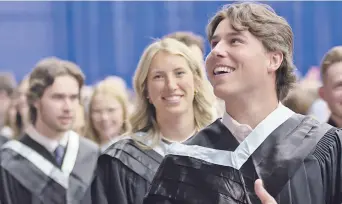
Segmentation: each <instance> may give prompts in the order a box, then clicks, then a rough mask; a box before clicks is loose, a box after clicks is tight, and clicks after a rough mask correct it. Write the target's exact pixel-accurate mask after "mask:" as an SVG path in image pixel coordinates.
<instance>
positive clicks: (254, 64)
mask: <svg viewBox="0 0 342 204" xmlns="http://www.w3.org/2000/svg"><path fill="white" fill-rule="evenodd" d="M210 43H211V48H212V50H211V52H210V53H209V55H208V56H207V59H206V69H207V74H208V77H209V80H210V82H211V84H212V85H213V87H214V92H215V95H216V96H217V97H219V98H222V99H224V100H225V99H227V97H234V96H237V94H242V93H249V92H252V91H254V90H256V89H259V90H260V89H261V88H262V87H263V86H265V83H264V82H265V79H266V77H268V74H269V73H268V70H267V69H268V65H269V64H270V57H269V55H268V54H267V52H266V50H265V49H264V46H263V44H262V43H261V41H259V40H258V39H257V38H256V37H255V36H253V35H252V34H251V33H250V32H249V31H236V30H234V29H233V28H232V26H231V23H230V20H229V19H228V18H226V19H224V20H222V21H221V22H220V23H219V24H218V26H217V28H216V30H215V32H214V34H213V37H212V40H211V42H210Z"/></svg>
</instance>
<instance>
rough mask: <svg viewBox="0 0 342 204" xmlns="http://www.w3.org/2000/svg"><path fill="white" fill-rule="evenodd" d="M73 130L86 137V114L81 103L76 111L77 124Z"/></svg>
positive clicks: (75, 123)
mask: <svg viewBox="0 0 342 204" xmlns="http://www.w3.org/2000/svg"><path fill="white" fill-rule="evenodd" d="M72 130H74V131H75V132H77V133H78V134H79V135H81V136H85V133H86V130H87V128H86V113H85V109H84V105H83V104H81V103H79V104H78V106H77V110H76V115H75V122H74V124H73V127H72Z"/></svg>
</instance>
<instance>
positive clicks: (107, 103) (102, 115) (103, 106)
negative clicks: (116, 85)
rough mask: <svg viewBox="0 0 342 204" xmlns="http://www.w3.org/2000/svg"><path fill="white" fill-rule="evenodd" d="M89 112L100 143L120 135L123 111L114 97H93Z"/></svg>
mask: <svg viewBox="0 0 342 204" xmlns="http://www.w3.org/2000/svg"><path fill="white" fill-rule="evenodd" d="M90 111H91V113H90V114H91V120H92V122H93V126H94V129H95V130H96V131H97V132H98V133H99V135H98V136H99V139H100V141H101V142H107V141H108V140H110V139H112V138H113V137H116V136H119V135H120V133H121V132H122V130H123V125H124V110H123V106H122V104H121V103H120V102H119V100H118V99H117V98H116V97H114V96H112V95H110V94H105V93H100V94H97V95H95V96H94V98H93V101H92V105H91V110H90Z"/></svg>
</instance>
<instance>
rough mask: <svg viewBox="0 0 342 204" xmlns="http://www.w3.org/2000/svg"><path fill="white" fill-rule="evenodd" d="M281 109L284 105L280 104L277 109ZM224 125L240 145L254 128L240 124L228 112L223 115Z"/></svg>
mask: <svg viewBox="0 0 342 204" xmlns="http://www.w3.org/2000/svg"><path fill="white" fill-rule="evenodd" d="M281 107H283V105H282V104H281V103H279V105H278V107H277V109H279V108H281ZM222 123H223V124H224V125H225V126H226V127H227V128H228V130H229V131H230V132H231V133H232V135H233V136H234V137H235V138H236V140H237V141H238V142H239V143H241V142H242V141H243V140H244V139H245V138H246V137H247V136H248V135H249V134H250V133H251V132H252V131H253V128H251V126H249V125H247V124H241V123H239V122H238V121H236V120H234V119H233V118H232V117H231V116H230V115H229V114H228V113H227V112H225V113H224V115H223V118H222Z"/></svg>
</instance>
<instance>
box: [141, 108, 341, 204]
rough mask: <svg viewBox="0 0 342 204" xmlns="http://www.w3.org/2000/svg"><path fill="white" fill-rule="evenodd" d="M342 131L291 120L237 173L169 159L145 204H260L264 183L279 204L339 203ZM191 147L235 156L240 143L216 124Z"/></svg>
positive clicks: (184, 158)
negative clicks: (257, 188) (258, 186)
mask: <svg viewBox="0 0 342 204" xmlns="http://www.w3.org/2000/svg"><path fill="white" fill-rule="evenodd" d="M341 135H342V134H341V131H340V130H338V129H336V128H333V127H332V126H330V125H328V124H319V122H317V121H316V120H314V119H312V118H310V117H305V116H301V115H298V114H295V115H293V116H292V117H290V118H289V119H287V120H286V121H285V122H284V123H282V124H281V125H280V126H278V128H276V129H275V130H274V131H273V132H272V133H271V134H269V136H268V137H267V138H266V140H264V142H263V143H262V144H261V145H260V146H259V147H258V148H257V149H256V151H254V153H253V154H252V155H251V157H249V158H248V160H247V161H246V162H245V163H244V164H243V165H242V167H241V168H240V169H239V170H237V169H234V168H232V167H229V166H223V165H217V164H213V163H210V162H207V161H204V160H201V159H197V158H194V157H189V156H182V155H179V154H177V155H175V154H172V155H171V154H170V155H167V156H166V157H165V158H164V160H163V161H162V163H161V165H160V167H159V170H158V171H157V173H156V175H155V177H154V180H153V182H152V184H151V189H150V191H149V193H148V195H147V196H146V198H145V199H144V204H161V203H163V204H170V203H172V204H185V203H186V204H202V203H203V204H211V203H212V204H247V203H248V204H251V203H252V204H258V203H260V201H259V199H258V198H257V196H256V195H255V192H254V182H255V180H256V179H257V178H261V179H262V180H263V182H264V185H265V188H266V190H267V191H268V192H269V193H270V194H271V195H272V196H273V197H274V198H276V200H277V202H278V203H279V204H323V203H325V204H339V203H341V201H342V200H341V179H342V176H341V169H342V166H341V165H342V151H341V148H342V147H341ZM189 145H199V146H203V147H209V148H213V149H216V150H225V151H227V150H228V151H234V150H235V149H236V148H237V147H238V145H239V143H238V142H237V140H236V139H235V138H234V136H232V134H231V133H230V131H229V130H228V129H227V128H226V126H225V125H224V124H223V123H222V122H221V121H220V120H217V121H216V122H214V123H213V124H212V125H210V126H209V127H207V128H205V129H204V130H202V131H201V132H200V133H199V134H198V135H197V136H195V137H194V138H193V139H192V140H191V141H189Z"/></svg>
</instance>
